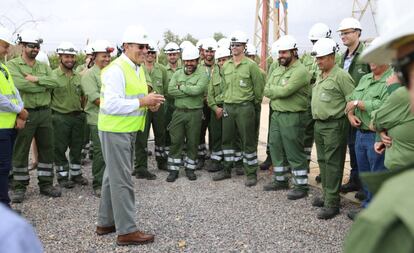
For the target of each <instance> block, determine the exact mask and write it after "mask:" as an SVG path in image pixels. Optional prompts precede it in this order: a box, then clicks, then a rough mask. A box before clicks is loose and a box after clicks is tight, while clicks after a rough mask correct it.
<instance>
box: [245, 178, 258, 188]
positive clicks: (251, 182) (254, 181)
mask: <svg viewBox="0 0 414 253" xmlns="http://www.w3.org/2000/svg"><path fill="white" fill-rule="evenodd" d="M256 184H257V178H256V177H250V178H248V179H247V180H246V182H244V185H245V186H247V187H252V186H255V185H256Z"/></svg>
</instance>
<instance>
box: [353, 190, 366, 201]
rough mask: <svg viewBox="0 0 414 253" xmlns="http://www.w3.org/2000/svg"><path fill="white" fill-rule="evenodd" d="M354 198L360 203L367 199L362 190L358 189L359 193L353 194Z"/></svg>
mask: <svg viewBox="0 0 414 253" xmlns="http://www.w3.org/2000/svg"><path fill="white" fill-rule="evenodd" d="M355 198H356V199H359V200H360V201H363V200H365V199H366V198H367V195H365V192H364V190H362V189H359V191H357V193H355Z"/></svg>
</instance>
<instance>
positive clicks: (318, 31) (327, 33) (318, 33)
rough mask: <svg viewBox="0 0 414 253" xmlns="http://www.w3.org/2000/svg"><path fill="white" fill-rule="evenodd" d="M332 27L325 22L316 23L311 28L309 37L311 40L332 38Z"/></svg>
mask: <svg viewBox="0 0 414 253" xmlns="http://www.w3.org/2000/svg"><path fill="white" fill-rule="evenodd" d="M331 33H332V31H331V29H329V26H327V25H326V24H324V23H316V24H314V25H313V26H312V27H311V29H310V30H309V35H308V38H309V40H319V39H321V38H330V37H331Z"/></svg>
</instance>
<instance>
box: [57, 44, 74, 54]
mask: <svg viewBox="0 0 414 253" xmlns="http://www.w3.org/2000/svg"><path fill="white" fill-rule="evenodd" d="M56 53H57V54H71V55H76V54H77V53H78V50H77V49H76V47H75V45H74V44H73V43H72V42H67V41H64V42H62V43H60V44H59V46H58V47H57V48H56Z"/></svg>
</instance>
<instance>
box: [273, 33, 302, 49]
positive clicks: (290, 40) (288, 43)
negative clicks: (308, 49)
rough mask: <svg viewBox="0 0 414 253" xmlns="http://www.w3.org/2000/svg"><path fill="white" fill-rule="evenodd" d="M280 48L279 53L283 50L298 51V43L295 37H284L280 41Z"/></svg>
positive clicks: (278, 41)
mask: <svg viewBox="0 0 414 253" xmlns="http://www.w3.org/2000/svg"><path fill="white" fill-rule="evenodd" d="M277 43H278V45H279V46H278V48H279V51H282V50H292V49H298V47H297V44H298V43H297V41H296V39H295V37H293V36H292V35H283V36H281V37H280V38H279V39H278V40H277Z"/></svg>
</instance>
